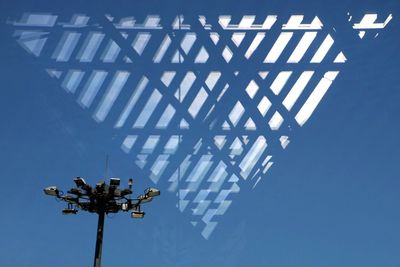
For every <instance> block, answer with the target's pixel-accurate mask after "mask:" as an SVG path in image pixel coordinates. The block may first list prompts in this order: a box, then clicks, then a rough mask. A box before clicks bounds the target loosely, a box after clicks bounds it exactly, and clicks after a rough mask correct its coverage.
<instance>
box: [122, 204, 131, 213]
mask: <svg viewBox="0 0 400 267" xmlns="http://www.w3.org/2000/svg"><path fill="white" fill-rule="evenodd" d="M121 209H122V210H123V211H128V209H129V205H128V203H123V204H121Z"/></svg>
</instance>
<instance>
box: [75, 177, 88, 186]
mask: <svg viewBox="0 0 400 267" xmlns="http://www.w3.org/2000/svg"><path fill="white" fill-rule="evenodd" d="M74 182H75V184H76V186H77V187H84V186H86V185H87V184H86V182H85V180H84V179H83V178H82V177H79V176H78V177H76V178H75V179H74Z"/></svg>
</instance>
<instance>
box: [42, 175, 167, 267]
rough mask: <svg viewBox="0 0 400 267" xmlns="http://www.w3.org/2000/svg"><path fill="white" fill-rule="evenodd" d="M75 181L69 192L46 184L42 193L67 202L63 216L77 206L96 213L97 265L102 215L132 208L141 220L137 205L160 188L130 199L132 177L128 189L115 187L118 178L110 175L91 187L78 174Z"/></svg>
mask: <svg viewBox="0 0 400 267" xmlns="http://www.w3.org/2000/svg"><path fill="white" fill-rule="evenodd" d="M74 181H75V184H76V186H77V187H76V188H71V189H70V190H68V192H67V193H68V194H64V193H63V192H62V191H60V190H58V189H57V187H56V186H49V187H46V188H45V189H44V192H45V194H46V195H49V196H54V197H56V198H58V199H61V200H62V201H65V202H67V208H65V209H64V210H63V211H62V213H63V214H65V215H68V214H76V213H77V212H78V209H81V210H84V211H87V212H91V213H97V214H98V215H99V221H98V224H97V238H96V250H95V255H94V267H100V263H101V250H102V246H103V230H104V217H105V214H108V213H117V212H119V211H125V212H127V211H132V213H131V217H132V218H138V219H141V218H143V217H144V214H145V213H144V212H143V211H141V209H140V204H142V203H147V202H150V201H151V200H152V199H153V197H155V196H159V195H160V190H158V189H156V188H147V189H146V190H145V191H144V194H142V195H140V196H138V197H137V198H131V197H130V195H131V194H132V184H133V181H132V179H129V182H128V188H125V189H118V186H119V185H120V179H119V178H110V184H109V185H107V184H106V183H105V182H104V181H100V182H98V183H97V184H96V186H95V187H94V188H93V187H91V186H90V185H88V184H87V183H86V182H85V180H84V179H83V178H81V177H76V178H75V179H74Z"/></svg>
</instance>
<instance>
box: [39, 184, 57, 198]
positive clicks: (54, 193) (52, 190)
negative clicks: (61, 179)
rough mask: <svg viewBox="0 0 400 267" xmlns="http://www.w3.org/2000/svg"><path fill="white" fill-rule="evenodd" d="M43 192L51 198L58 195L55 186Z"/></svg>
mask: <svg viewBox="0 0 400 267" xmlns="http://www.w3.org/2000/svg"><path fill="white" fill-rule="evenodd" d="M43 190H44V193H45V194H46V195H49V196H53V197H57V196H59V194H60V192H59V191H58V189H57V187H56V186H49V187H46V188H45V189H43Z"/></svg>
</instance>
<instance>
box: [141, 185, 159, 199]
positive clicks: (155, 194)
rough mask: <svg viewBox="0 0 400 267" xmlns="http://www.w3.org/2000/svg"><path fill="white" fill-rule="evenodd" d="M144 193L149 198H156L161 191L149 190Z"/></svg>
mask: <svg viewBox="0 0 400 267" xmlns="http://www.w3.org/2000/svg"><path fill="white" fill-rule="evenodd" d="M144 193H145V194H146V195H147V196H149V197H156V196H159V195H160V193H161V192H160V190H158V189H157V188H152V187H150V188H147V189H146V190H145V191H144Z"/></svg>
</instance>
